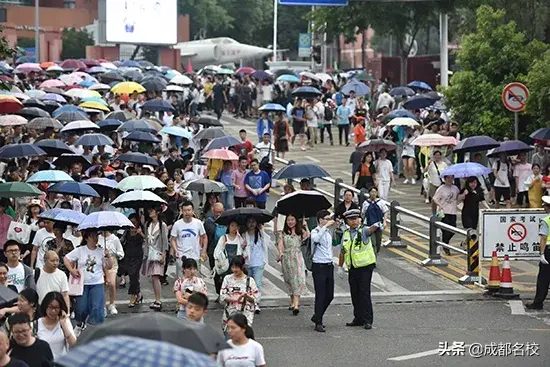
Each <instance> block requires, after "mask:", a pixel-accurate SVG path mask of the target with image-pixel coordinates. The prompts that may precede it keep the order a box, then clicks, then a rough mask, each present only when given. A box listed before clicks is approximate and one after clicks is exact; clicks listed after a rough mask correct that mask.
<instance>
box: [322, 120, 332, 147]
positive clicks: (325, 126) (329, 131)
mask: <svg viewBox="0 0 550 367" xmlns="http://www.w3.org/2000/svg"><path fill="white" fill-rule="evenodd" d="M325 130H326V131H327V132H328V137H329V139H330V142H331V143H332V142H333V139H332V125H331V124H325V125H321V134H320V135H321V144H322V143H324V142H325Z"/></svg>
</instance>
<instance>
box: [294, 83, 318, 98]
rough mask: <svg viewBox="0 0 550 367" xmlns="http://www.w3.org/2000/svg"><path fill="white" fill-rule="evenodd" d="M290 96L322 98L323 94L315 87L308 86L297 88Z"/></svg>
mask: <svg viewBox="0 0 550 367" xmlns="http://www.w3.org/2000/svg"><path fill="white" fill-rule="evenodd" d="M292 95H293V96H294V97H300V98H317V97H320V96H322V95H323V94H322V93H321V91H320V90H319V89H317V88H315V87H310V86H304V87H298V88H296V89H295V90H294V91H293V92H292Z"/></svg>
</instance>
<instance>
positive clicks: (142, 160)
mask: <svg viewBox="0 0 550 367" xmlns="http://www.w3.org/2000/svg"><path fill="white" fill-rule="evenodd" d="M116 160H117V161H121V162H127V163H135V164H147V165H150V166H153V167H156V166H158V165H159V162H158V161H157V160H156V159H155V158H153V157H150V156H148V155H147V154H143V153H137V152H135V153H124V154H121V155H120V156H118V157H117V158H116Z"/></svg>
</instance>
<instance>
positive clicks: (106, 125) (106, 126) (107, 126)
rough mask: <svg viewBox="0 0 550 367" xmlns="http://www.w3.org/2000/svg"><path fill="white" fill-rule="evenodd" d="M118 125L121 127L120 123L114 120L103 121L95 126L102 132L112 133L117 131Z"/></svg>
mask: <svg viewBox="0 0 550 367" xmlns="http://www.w3.org/2000/svg"><path fill="white" fill-rule="evenodd" d="M120 125H122V122H120V121H119V120H115V119H108V120H103V121H99V122H98V123H97V126H99V128H100V129H101V130H102V131H114V130H116V129H118V128H119V127H120Z"/></svg>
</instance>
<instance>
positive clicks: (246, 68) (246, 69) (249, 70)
mask: <svg viewBox="0 0 550 367" xmlns="http://www.w3.org/2000/svg"><path fill="white" fill-rule="evenodd" d="M255 71H256V70H255V69H254V68H251V67H250V66H243V67H242V68H238V69H237V71H236V72H235V73H236V74H252V73H253V72H255Z"/></svg>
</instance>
